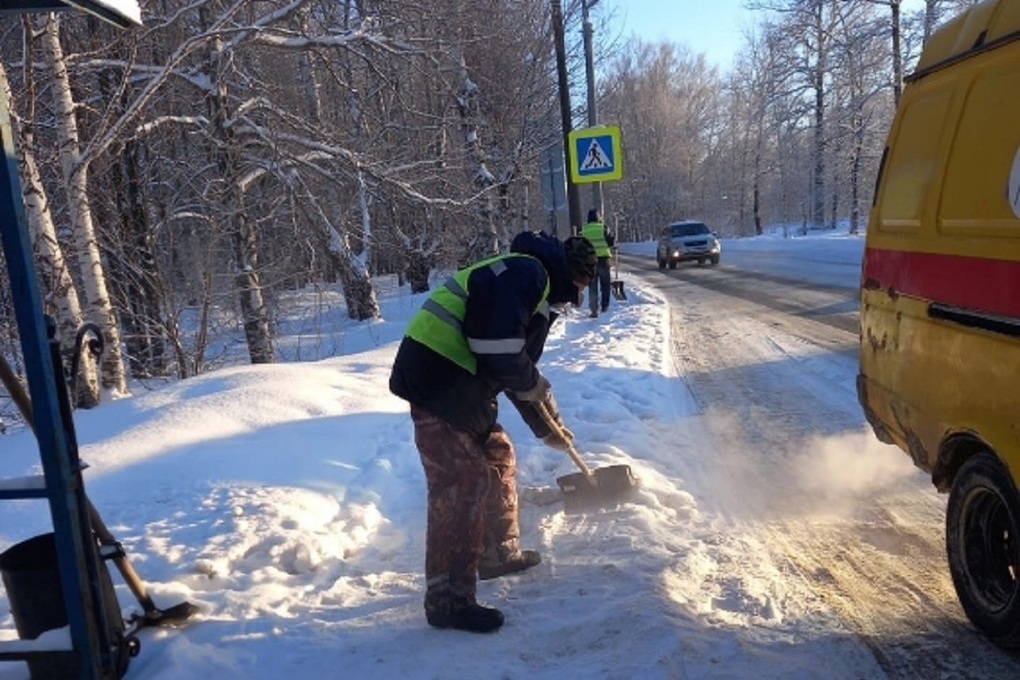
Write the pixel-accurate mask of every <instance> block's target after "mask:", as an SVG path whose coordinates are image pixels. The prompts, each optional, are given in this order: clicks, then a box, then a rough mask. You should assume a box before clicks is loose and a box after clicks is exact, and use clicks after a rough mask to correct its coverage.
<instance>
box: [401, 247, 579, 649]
mask: <svg viewBox="0 0 1020 680" xmlns="http://www.w3.org/2000/svg"><path fill="white" fill-rule="evenodd" d="M596 264H597V262H596V257H595V249H594V248H593V247H592V246H591V244H590V243H589V242H588V241H587V240H585V239H584V238H580V237H571V238H568V239H567V240H566V241H564V242H560V241H559V240H557V239H556V238H554V237H552V236H548V235H545V234H542V233H533V232H524V233H522V234H519V235H518V236H517V238H515V239H514V242H513V244H511V252H510V253H509V254H507V255H500V256H497V257H493V258H490V259H487V260H483V261H481V262H479V263H477V264H475V265H472V266H470V267H467V268H466V269H462V270H461V271H459V272H457V273H456V274H454V275H453V276H452V277H451V278H450V280H449V281H447V282H446V283H445V284H443V285H442V286H441V287H439V288H437V289H436V291H435V292H434V293H433V294H432V295H431V296H430V297H429V299H428V300H426V301H425V304H424V305H422V308H421V310H419V311H418V312H417V314H416V315H415V316H414V318H413V319H412V320H411V323H410V324H409V325H408V327H407V331H406V334H405V335H404V339H403V341H402V342H401V343H400V348H399V349H398V350H397V357H396V360H395V361H394V364H393V370H392V373H391V375H390V390H391V391H392V392H393V393H394V394H396V395H397V396H398V397H401V398H402V399H405V400H407V401H408V402H410V405H411V420H412V421H413V423H414V438H415V444H416V445H417V447H418V452H419V454H420V455H421V462H422V466H423V467H424V469H425V480H426V482H427V484H428V528H427V530H426V548H425V580H426V592H425V617H426V618H427V619H428V622H429V624H431V625H432V626H435V627H437V628H456V629H460V630H467V631H473V632H477V633H486V632H491V631H494V630H497V629H499V627H500V626H502V625H503V614H502V613H501V612H500V611H499V610H498V609H493V608H490V607H483V606H482V605H480V604H478V602H477V600H476V599H475V592H476V586H477V581H478V579H483V580H484V579H489V578H496V577H498V576H503V575H505V574H511V573H515V572H520V571H523V570H525V569H528V568H530V567H533V566H535V565H536V564H538V563H539V562H540V561H541V557H540V556H539V554H538V553H537V552H535V551H532V550H521V547H520V528H519V525H518V516H517V483H516V475H517V460H516V456H515V453H514V445H513V442H512V441H511V440H510V437H509V435H508V434H507V432H506V431H505V430H504V429H503V428H502V427H501V426H500V425H499V423H498V422H497V399H496V398H497V396H498V395H499V393H500V392H505V393H506V395H507V396H508V397H509V399H510V401H511V403H513V404H514V406H515V407H516V408H517V410H518V411H519V412H520V414H521V416H522V417H523V418H524V420H525V422H526V423H527V424H528V426H529V427H530V428H531V430H532V432H534V433H535V435H536V436H538V437H540V438H542V440H543V441H544V442H545V443H546V444H548V445H549V446H552V447H553V448H556V449H559V450H564V451H565V450H567V446H568V443H569V442H568V441H567V440H566V439H564V437H571V436H572V434H570V431H569V430H567V429H566V428H564V427H561V428H560V429H561V430H562V435H556V434H554V433H553V432H552V431H551V429H550V428H549V427H548V425H546V424H545V422H544V421H543V420H542V418H541V417H540V415H539V411H538V405H539V404H543V405H544V406H545V407H546V408H547V409H548V410H549V412H550V413H551V414H552V415H553V417H554V419H556V420H557V421H558V423H559V424H560V425H562V421H561V420H559V410H558V409H557V407H556V402H555V399H554V398H553V395H552V391H551V386H550V384H549V381H548V380H546V379H545V377H543V376H542V374H541V373H540V372H539V370H538V367H537V366H536V363H537V362H538V360H539V357H540V356H541V355H542V350H543V347H544V345H545V341H546V337H547V335H548V333H549V326H550V324H551V323H552V322H553V320H554V319H555V318H556V314H555V313H554V312H552V311H551V310H550V306H553V305H562V304H566V303H570V304H574V305H579V304H580V295H581V291H582V290H583V289H584V288H585V287H586V286H587V285H588V284H589V282H590V281H591V278H592V276H594V274H595V267H596Z"/></svg>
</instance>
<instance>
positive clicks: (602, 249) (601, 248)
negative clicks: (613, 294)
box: [581, 209, 616, 319]
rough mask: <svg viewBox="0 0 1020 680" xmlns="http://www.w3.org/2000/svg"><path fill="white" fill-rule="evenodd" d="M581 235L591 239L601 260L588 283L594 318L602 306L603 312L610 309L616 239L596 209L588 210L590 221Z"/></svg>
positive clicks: (590, 306) (589, 300)
mask: <svg viewBox="0 0 1020 680" xmlns="http://www.w3.org/2000/svg"><path fill="white" fill-rule="evenodd" d="M581 236H583V237H585V238H586V239H588V240H589V241H591V244H592V245H593V246H594V247H595V254H596V255H597V256H598V260H599V263H598V268H597V270H596V273H595V276H594V278H592V280H591V283H590V284H589V285H588V305H589V308H590V309H591V314H589V316H591V317H592V318H593V319H594V318H596V317H598V315H599V309H600V307H601V310H602V312H603V313H604V312H607V311H609V286H610V279H611V278H612V274H611V272H610V271H609V258H610V257H611V256H612V254H613V250H612V248H613V245H615V243H616V239H614V238H613V235H612V234H610V233H609V230H608V229H606V225H604V224H602V221H601V220H600V219H599V211H598V210H595V209H592V210H589V211H588V223H587V224H585V225H584V226H583V227H581Z"/></svg>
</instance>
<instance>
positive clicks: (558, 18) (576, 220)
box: [552, 0, 581, 236]
mask: <svg viewBox="0 0 1020 680" xmlns="http://www.w3.org/2000/svg"><path fill="white" fill-rule="evenodd" d="M552 24H553V26H552V27H553V39H554V41H555V43H556V73H557V75H558V76H559V89H560V117H561V118H562V120H563V156H564V161H565V165H566V166H568V167H570V166H572V165H573V163H572V161H571V158H570V156H571V152H572V150H571V148H570V132H571V130H572V129H573V127H572V124H571V120H570V83H569V81H568V80H567V55H566V48H565V47H564V44H563V43H564V38H563V5H562V3H561V0H552ZM564 174H566V175H567V176H566V177H565V178H564V179H566V182H567V205H568V210H569V215H570V233H569V234H567V235H568V236H573V235H574V234H575V233H577V230H578V229H580V228H581V200H580V197H579V196H578V195H577V185H576V184H574V182H573V181H572V180H571V178H570V175H569V174H568V173H564Z"/></svg>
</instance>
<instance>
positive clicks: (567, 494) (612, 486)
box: [537, 402, 637, 515]
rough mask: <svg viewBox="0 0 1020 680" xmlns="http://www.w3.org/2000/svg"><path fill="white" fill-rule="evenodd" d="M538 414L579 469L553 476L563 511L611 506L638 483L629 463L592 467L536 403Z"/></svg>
mask: <svg viewBox="0 0 1020 680" xmlns="http://www.w3.org/2000/svg"><path fill="white" fill-rule="evenodd" d="M537 406H538V414H539V415H540V416H541V417H542V420H543V421H545V424H546V425H548V426H549V429H551V430H552V431H553V432H554V433H555V434H557V435H559V436H560V437H561V438H562V439H563V440H564V441H566V442H567V453H568V454H569V455H570V459H571V460H572V461H574V464H575V465H577V467H578V468H579V469H580V470H581V471H580V472H574V473H572V474H569V475H564V476H562V477H558V478H557V479H556V484H557V485H559V487H560V491H561V492H562V493H563V511H564V512H565V513H567V514H568V515H569V514H574V513H578V512H584V511H585V510H591V509H594V508H598V507H601V506H606V505H613V504H615V503H616V502H618V501H620V500H622V499H623V498H624V497H626V496H627V494H628V493H629V492H630V491H631V489H633V488H635V487H636V486H637V480H636V479H634V473H633V472H632V471H631V469H630V466H629V465H609V466H607V467H602V468H596V469H595V470H591V469H589V468H588V466H587V465H586V464H585V462H584V460H582V458H581V454H579V453H578V452H577V449H576V448H574V444H573V442H572V440H571V438H570V437H568V436H566V433H564V431H563V427H561V426H560V424H559V423H558V422H556V419H555V418H553V417H552V414H551V413H549V409H547V408H546V407H545V404H543V403H541V402H539V403H538V405H537Z"/></svg>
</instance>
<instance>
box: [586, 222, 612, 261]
mask: <svg viewBox="0 0 1020 680" xmlns="http://www.w3.org/2000/svg"><path fill="white" fill-rule="evenodd" d="M581 236H583V237H585V238H586V239H588V240H589V241H591V244H592V245H593V246H595V255H596V256H598V257H609V256H610V255H612V251H611V250H610V249H609V244H608V243H606V225H604V224H602V223H601V222H589V223H588V224H586V225H584V226H583V227H581Z"/></svg>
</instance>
